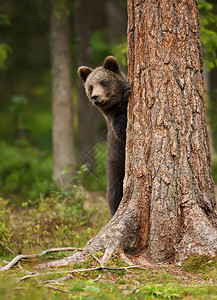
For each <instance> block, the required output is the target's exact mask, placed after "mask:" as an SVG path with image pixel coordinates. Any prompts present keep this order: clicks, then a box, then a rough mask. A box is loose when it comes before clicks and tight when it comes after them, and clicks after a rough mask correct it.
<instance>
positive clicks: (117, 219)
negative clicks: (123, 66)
mask: <svg viewBox="0 0 217 300" xmlns="http://www.w3.org/2000/svg"><path fill="white" fill-rule="evenodd" d="M128 18H129V24H128V38H129V52H128V63H129V72H128V74H129V83H130V84H131V87H132V91H133V93H132V96H131V99H130V102H129V106H128V127H127V142H126V165H125V167H126V169H125V179H124V195H123V199H122V201H121V203H120V206H119V209H118V211H117V212H116V214H115V215H114V216H113V218H112V219H111V221H110V222H109V223H108V224H107V225H106V226H105V227H104V228H103V229H102V230H101V231H100V232H99V234H98V235H97V236H96V237H94V238H93V239H92V240H90V241H89V242H88V244H87V245H86V247H85V248H84V250H86V251H88V252H89V253H94V252H97V251H100V250H103V251H105V254H104V257H103V259H102V262H104V261H107V260H108V259H109V257H110V255H111V254H112V253H113V252H114V251H118V250H120V249H121V250H124V251H125V252H127V251H128V253H129V251H131V253H133V256H132V258H133V259H134V262H136V263H137V264H144V263H145V262H146V260H147V259H148V260H150V261H151V262H168V261H170V262H175V261H180V260H183V259H184V258H185V257H187V256H189V255H190V254H191V253H199V254H202V253H206V254H214V253H215V252H216V251H217V216H216V214H215V212H214V207H215V195H214V184H213V180H212V177H211V172H210V150H209V142H208V136H207V129H206V124H205V119H204V116H205V111H204V100H203V86H202V57H201V47H200V29H199V15H198V8H197V3H196V1H195V0H181V1H178V0H162V1H151V0H146V1H143V0H128ZM82 256H84V252H83V253H82V254H80V255H79V254H76V255H74V256H72V257H70V258H67V259H66V260H63V261H61V262H59V263H60V264H70V263H72V262H73V261H76V260H77V259H78V257H80V258H81V257H82ZM54 265H55V263H54Z"/></svg>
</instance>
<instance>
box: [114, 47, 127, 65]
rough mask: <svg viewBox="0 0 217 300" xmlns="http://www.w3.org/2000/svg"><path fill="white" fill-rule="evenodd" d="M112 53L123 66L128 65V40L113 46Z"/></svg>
mask: <svg viewBox="0 0 217 300" xmlns="http://www.w3.org/2000/svg"><path fill="white" fill-rule="evenodd" d="M112 54H113V55H114V56H115V58H116V59H117V60H118V62H120V63H121V64H122V65H123V66H127V41H125V42H123V43H120V44H118V45H116V46H115V47H113V49H112Z"/></svg>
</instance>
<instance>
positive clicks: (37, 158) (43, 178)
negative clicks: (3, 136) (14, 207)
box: [0, 142, 53, 203]
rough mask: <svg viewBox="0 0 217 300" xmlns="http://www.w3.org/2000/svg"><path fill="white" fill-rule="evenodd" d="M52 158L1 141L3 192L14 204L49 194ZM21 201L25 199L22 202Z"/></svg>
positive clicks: (24, 145)
mask: <svg viewBox="0 0 217 300" xmlns="http://www.w3.org/2000/svg"><path fill="white" fill-rule="evenodd" d="M52 167H53V164H52V159H51V157H50V156H48V155H47V154H46V153H45V152H40V151H39V150H36V149H33V148H32V147H30V146H29V145H28V144H27V143H26V142H24V143H23V145H22V144H21V142H20V144H19V145H16V146H11V145H8V144H6V143H4V142H0V190H1V193H2V196H5V197H7V198H10V200H11V202H16V203H19V202H22V201H24V200H26V199H28V198H29V199H32V200H34V199H36V198H38V197H39V195H40V193H41V194H44V195H49V194H50V189H51V182H52ZM21 199H22V200H21Z"/></svg>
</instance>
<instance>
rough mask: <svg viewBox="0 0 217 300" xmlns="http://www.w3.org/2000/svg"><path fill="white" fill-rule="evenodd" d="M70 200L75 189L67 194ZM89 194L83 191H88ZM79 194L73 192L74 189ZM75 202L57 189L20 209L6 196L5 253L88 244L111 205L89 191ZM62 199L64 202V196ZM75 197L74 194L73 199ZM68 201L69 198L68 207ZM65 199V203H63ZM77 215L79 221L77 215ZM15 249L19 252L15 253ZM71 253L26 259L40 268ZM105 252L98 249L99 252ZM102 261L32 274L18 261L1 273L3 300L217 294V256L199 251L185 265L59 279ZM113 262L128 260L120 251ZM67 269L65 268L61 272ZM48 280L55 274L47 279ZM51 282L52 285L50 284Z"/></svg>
mask: <svg viewBox="0 0 217 300" xmlns="http://www.w3.org/2000/svg"><path fill="white" fill-rule="evenodd" d="M67 197H68V198H67V199H68V200H69V198H70V197H69V195H67ZM82 197H83V196H82ZM71 198H73V195H71ZM75 198H76V199H77V202H76V203H77V206H76V203H74V204H73V205H71V206H70V209H71V210H70V214H71V216H70V215H69V214H68V211H67V207H68V205H69V204H70V203H68V202H67V201H62V200H63V199H62V198H61V197H59V195H58V197H57V196H55V195H53V196H52V197H50V198H46V199H44V198H43V197H41V199H39V200H38V202H37V205H35V206H31V205H30V204H24V206H23V208H22V209H19V210H18V211H17V210H16V209H13V208H11V207H8V206H7V201H5V200H3V199H1V201H0V202H1V206H0V225H1V224H5V227H2V226H1V227H0V245H1V248H2V249H1V251H2V255H1V259H0V265H1V266H3V265H4V262H3V260H8V261H9V260H11V259H12V258H13V257H14V256H15V255H16V254H19V253H20V252H21V253H39V252H41V251H42V250H44V249H45V248H52V247H60V246H61V247H62V246H77V247H82V246H84V245H85V243H86V242H87V241H88V240H89V239H90V238H91V237H93V236H94V235H95V234H96V233H97V232H98V231H99V230H100V229H101V227H102V226H103V225H104V224H106V223H107V222H108V220H109V213H108V208H107V207H106V205H105V202H104V201H105V200H104V199H103V197H102V196H101V195H97V194H92V193H91V194H90V193H89V194H86V195H85V197H83V198H82V199H80V200H79V199H78V198H77V196H76V197H75ZM59 201H61V202H59ZM71 201H72V203H73V199H71ZM64 203H67V204H66V206H65V207H64ZM60 204H61V205H60ZM71 220H73V222H72V221H71ZM12 251H13V252H14V254H12ZM68 255H71V252H63V251H62V252H57V253H49V254H46V255H44V256H43V257H40V258H38V259H32V260H23V261H22V262H21V265H22V267H23V268H25V269H26V270H28V271H34V272H36V271H37V269H36V265H37V264H39V263H41V262H45V261H50V260H55V259H60V258H62V257H65V256H68ZM101 255H102V254H100V253H99V254H96V256H97V257H98V258H100V257H101ZM94 266H98V262H97V261H96V260H94V258H92V257H91V258H89V259H87V260H86V261H85V262H83V263H81V264H76V265H75V266H74V267H73V268H72V267H62V268H59V269H58V270H55V269H54V270H50V272H51V273H49V274H44V275H40V276H37V277H33V278H28V279H26V280H22V281H19V280H18V279H19V278H21V277H23V276H25V275H26V273H25V272H24V270H22V269H20V268H19V267H18V266H14V267H13V268H12V269H10V270H9V271H7V272H4V273H0V295H1V296H0V298H1V300H4V299H5V300H6V299H9V300H14V299H16V300H19V299H22V300H23V299H24V300H25V299H31V300H35V299H37V300H38V299H46V300H48V299H49V300H50V299H51V300H55V299H58V300H61V299H76V300H81V299H82V300H83V299H88V300H89V299H96V300H99V299H103V300H107V299H108V300H110V299H127V300H128V299H133V300H137V299H138V300H140V299H141V300H142V299H188V300H189V299H192V300H193V299H217V256H216V257H209V256H206V255H203V256H200V255H193V256H192V257H191V258H189V259H188V260H187V261H185V262H183V264H182V265H181V266H163V265H161V266H157V267H147V268H144V269H128V270H95V271H86V272H80V273H74V274H73V276H72V278H71V279H70V280H68V281H66V282H63V285H58V284H57V283H56V282H55V281H54V280H56V279H58V278H59V277H60V276H61V275H65V274H66V273H64V272H65V271H67V270H69V271H71V270H72V269H83V268H90V267H94ZM107 266H113V267H121V266H126V263H125V262H124V261H122V260H121V259H120V258H119V256H118V255H117V254H115V255H113V257H112V259H111V261H109V263H107ZM61 272H62V273H61ZM47 280H53V281H52V282H50V283H49V284H48V283H47V284H45V282H47ZM45 285H46V286H45Z"/></svg>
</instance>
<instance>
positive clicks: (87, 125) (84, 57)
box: [75, 0, 105, 166]
mask: <svg viewBox="0 0 217 300" xmlns="http://www.w3.org/2000/svg"><path fill="white" fill-rule="evenodd" d="M104 7H105V4H104V1H100V0H93V1H89V0H76V2H75V31H76V39H77V65H78V66H82V65H83V66H91V67H94V66H95V62H94V58H93V52H92V46H91V36H92V34H93V33H94V32H95V31H96V30H99V29H102V28H103V27H104V23H105V21H104V20H105V15H104V14H105V9H104ZM77 86H78V130H79V132H78V145H79V159H80V161H81V162H83V163H85V164H89V165H91V166H92V164H93V157H91V156H90V155H88V150H90V147H91V146H93V145H94V144H95V143H96V141H97V134H98V132H97V125H98V123H100V122H104V120H103V118H102V116H101V114H100V113H99V112H98V111H97V110H96V108H95V107H93V105H91V104H90V103H89V101H88V99H87V96H86V94H85V91H84V87H83V84H82V82H81V80H80V79H78V82H77Z"/></svg>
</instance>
